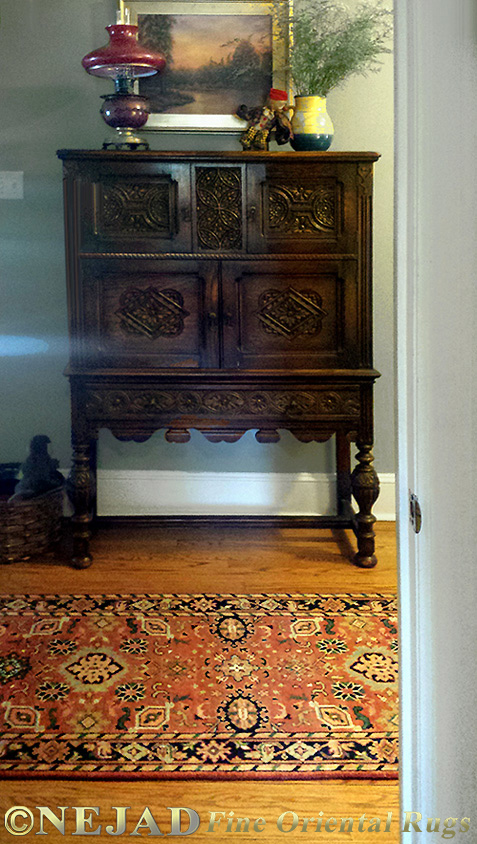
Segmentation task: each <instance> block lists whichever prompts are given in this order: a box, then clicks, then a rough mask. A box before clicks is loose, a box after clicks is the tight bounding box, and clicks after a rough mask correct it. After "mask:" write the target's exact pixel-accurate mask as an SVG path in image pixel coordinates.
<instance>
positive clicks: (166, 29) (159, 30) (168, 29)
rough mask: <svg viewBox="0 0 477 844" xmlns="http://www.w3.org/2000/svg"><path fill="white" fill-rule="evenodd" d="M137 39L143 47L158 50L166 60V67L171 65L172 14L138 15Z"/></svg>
mask: <svg viewBox="0 0 477 844" xmlns="http://www.w3.org/2000/svg"><path fill="white" fill-rule="evenodd" d="M138 25H139V41H140V42H141V44H143V45H144V46H145V47H150V48H151V49H152V50H159V52H160V53H162V55H163V56H164V58H165V60H166V67H168V68H171V66H172V27H173V26H174V16H173V15H139V17H138Z"/></svg>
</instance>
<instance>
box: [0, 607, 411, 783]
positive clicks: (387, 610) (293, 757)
mask: <svg viewBox="0 0 477 844" xmlns="http://www.w3.org/2000/svg"><path fill="white" fill-rule="evenodd" d="M0 619H1V620H0V700H1V705H0V775H1V776H3V777H9V776H10V777H13V776H21V777H25V776H26V777H52V776H56V777H92V776H93V777H101V778H108V777H109V778H120V777H123V778H127V779H133V778H135V777H143V778H157V777H167V778H177V777H188V778H196V777H207V778H210V779H212V778H236V779H238V780H239V779H244V778H256V779H279V778H307V779H315V778H317V779H319V778H322V777H360V776H361V777H363V776H365V777H370V778H378V777H388V778H394V777H396V776H397V764H398V758H397V738H398V704H397V638H396V637H397V627H396V599H395V597H394V596H392V595H363V594H360V595H320V596H316V595H292V594H290V595H285V594H280V595H135V596H121V595H82V596H81V595H69V596H64V597H62V596H58V595H29V596H18V595H17V596H3V597H0Z"/></svg>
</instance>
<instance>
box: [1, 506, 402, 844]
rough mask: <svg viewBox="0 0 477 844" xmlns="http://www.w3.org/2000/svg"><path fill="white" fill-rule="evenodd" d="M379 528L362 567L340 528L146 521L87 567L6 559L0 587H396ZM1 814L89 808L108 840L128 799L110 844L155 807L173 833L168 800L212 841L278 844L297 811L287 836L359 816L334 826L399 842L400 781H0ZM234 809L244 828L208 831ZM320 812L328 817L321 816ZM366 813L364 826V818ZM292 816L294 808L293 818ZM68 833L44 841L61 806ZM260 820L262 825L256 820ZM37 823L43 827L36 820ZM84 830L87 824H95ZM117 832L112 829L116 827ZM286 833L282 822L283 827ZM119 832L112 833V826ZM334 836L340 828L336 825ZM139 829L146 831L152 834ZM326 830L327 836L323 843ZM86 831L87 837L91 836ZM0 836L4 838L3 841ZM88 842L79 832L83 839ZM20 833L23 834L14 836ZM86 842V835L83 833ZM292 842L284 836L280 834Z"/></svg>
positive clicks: (306, 835) (388, 539)
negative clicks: (374, 825) (371, 565)
mask: <svg viewBox="0 0 477 844" xmlns="http://www.w3.org/2000/svg"><path fill="white" fill-rule="evenodd" d="M376 533H377V543H376V544H377V554H378V559H379V562H378V565H377V567H376V568H375V569H371V570H364V569H358V568H356V567H355V566H353V565H352V564H351V562H350V560H349V558H350V553H351V549H352V546H354V538H350V536H352V535H350V534H348V532H346V533H345V532H344V531H335V532H332V531H328V530H320V531H314V530H307V529H301V530H299V529H286V530H280V529H251V528H234V529H231V528H222V527H221V528H214V529H210V528H205V527H204V528H198V527H186V528H180V529H179V528H164V527H161V528H156V527H150V526H148V527H144V526H135V527H133V528H132V527H127V526H108V527H105V528H103V529H102V530H101V531H100V532H99V533H98V535H97V536H96V537H95V539H94V541H93V544H92V549H93V554H94V563H93V566H92V567H91V568H90V569H87V570H84V571H75V570H73V569H71V568H69V567H67V566H66V565H64V564H63V563H62V562H61V561H60V560H58V559H55V557H54V556H53V555H49V556H47V557H45V558H43V559H42V560H30V561H27V562H23V563H15V564H13V565H11V566H4V567H2V569H1V570H0V591H1V592H2V593H14V594H17V593H19V594H22V593H36V592H54V593H59V594H67V593H76V594H81V593H93V594H94V593H101V592H115V593H116V592H118V593H120V592H124V593H130V592H133V593H134V592H135V593H141V592H149V593H152V592H189V593H190V592H232V593H237V592H245V593H251V592H311V593H313V592H317V591H320V592H327V591H328V592H394V591H395V590H396V588H397V585H396V584H397V575H396V549H395V530H394V525H393V524H391V523H379V524H378V525H377V528H376ZM0 787H1V794H0V818H1V817H3V814H4V812H5V811H6V810H7V809H8V808H9V807H11V806H26V807H30V808H33V809H34V807H35V806H49V807H51V808H52V809H54V808H55V807H57V806H68V807H73V806H93V807H98V808H99V811H100V815H99V817H98V818H97V820H96V821H94V822H93V826H92V827H91V829H95V828H96V827H97V826H98V824H99V823H101V824H102V832H101V834H100V835H99V836H97V837H96V839H95V840H98V839H99V840H103V838H104V839H106V840H110V836H109V835H108V834H107V833H106V832H105V828H106V825H107V824H113V825H114V824H115V812H114V811H113V810H112V808H111V807H113V806H130V807H131V808H130V810H129V811H128V816H129V817H130V822H129V821H128V827H127V831H126V833H125V834H124V835H117V836H116V837H115V840H118V841H126V840H130V838H129V834H130V832H131V831H132V830H133V829H134V826H135V825H136V823H137V822H138V820H139V818H140V816H141V814H142V811H143V809H144V808H145V807H146V806H148V807H149V808H150V810H151V812H152V814H153V816H154V818H155V819H156V820H157V822H158V823H159V826H160V827H161V829H162V831H163V832H164V833H167V832H169V830H170V812H169V811H168V810H167V807H170V806H183V807H188V808H191V809H195V811H197V812H198V813H199V815H200V818H201V824H200V827H199V829H198V830H197V832H195V833H194V834H193V836H191V839H190V840H199V839H204V838H212V840H215V841H217V842H219V844H220V842H223V841H226V842H236V841H260V842H262V844H272V842H276V841H277V840H278V841H280V839H281V838H282V836H283V835H284V834H285V833H284V832H280V831H279V830H278V829H277V824H276V821H277V819H278V818H279V817H280V815H281V814H282V813H283V812H285V811H292V812H295V813H296V814H297V815H298V817H299V824H298V826H297V828H296V829H295V830H294V831H293V832H292V833H291V834H290V839H293V837H294V835H296V834H299V836H300V841H301V840H302V839H303V840H304V841H307V840H315V839H316V837H317V833H316V831H315V829H316V823H311V822H310V824H309V827H308V829H307V830H306V831H305V832H301V829H302V820H303V818H304V817H314V818H318V817H322V818H323V825H324V823H325V820H327V819H328V818H336V819H341V818H348V817H350V818H353V819H354V827H353V832H339V825H340V824H339V822H338V825H337V829H336V831H334V832H333V837H332V841H333V842H335V844H344V842H347V841H350V840H353V841H354V840H356V841H357V842H361V844H370V842H378V841H380V840H381V839H382V838H384V841H385V842H388V844H396V843H397V842H398V841H399V798H398V784H397V782H396V781H392V780H391V781H376V780H375V781H373V780H361V781H347V780H341V781H339V780H338V781H334V780H321V781H314V782H304V781H298V782H297V781H290V782H246V781H242V782H239V783H234V782H230V781H225V782H217V781H216V782H201V781H195V782H194V781H187V782H180V781H175V782H174V781H169V782H167V781H156V782H147V781H144V782H134V783H125V782H121V783H112V782H96V781H91V780H90V781H88V780H81V781H75V782H71V781H66V780H57V781H47V780H45V781H40V780H3V781H0ZM213 811H217V812H220V811H222V812H225V814H226V816H228V813H229V812H231V811H233V812H234V813H235V817H248V818H250V819H251V824H250V831H249V832H245V831H242V832H238V833H237V832H235V833H234V832H232V833H227V832H223V823H222V825H221V827H219V828H217V827H216V828H215V829H214V831H213V832H208V831H207V830H208V824H209V817H210V816H209V812H213ZM320 812H322V813H323V814H322V815H320ZM388 812H392V814H393V819H392V824H391V831H390V832H386V833H385V832H384V830H385V824H386V818H387V814H388ZM363 813H365V815H366V819H365V820H364V821H363V822H362V824H361V826H362V829H363V831H359V826H358V823H359V818H360V817H361V816H362V815H363ZM291 817H292V816H291V815H288V818H287V819H290V818H291ZM66 818H67V827H66V836H63V835H62V834H61V833H60V832H58V831H56V830H55V829H54V827H53V826H52V825H51V824H50V823H49V822H45V831H48V835H49V839H48V840H49V841H51V842H52V844H53V842H54V844H59V842H63V841H65V837H66V838H67V837H68V836H69V834H70V833H71V832H72V831H73V830H74V812H73V810H72V809H69V810H67V811H66ZM256 818H264V819H265V821H266V824H265V828H264V829H263V831H261V832H259V831H253V821H254V820H255V819H256ZM372 818H380V819H381V829H380V833H379V834H378V835H376V831H373V830H372V831H367V830H368V827H369V823H370V821H371V819H372ZM259 826H263V825H260V824H259ZM36 828H37V827H36ZM88 829H89V828H88V827H86V831H88ZM113 829H114V826H113ZM284 829H285V830H286V829H287V827H284ZM111 831H112V830H111ZM329 831H333V825H332V823H331V824H330V829H329ZM144 832H145V833H146V834H147V832H148V830H147V829H145V830H144ZM322 832H323V833H324V834H323V835H322V836H321V838H320V840H323V841H328V840H329V835H328V834H327V833H326V832H325V830H324V829H323V830H322ZM90 834H91V832H90ZM2 836H3V837H2ZM78 837H79V840H85V837H84V836H78ZM10 840H12V837H11V835H9V834H7V833H6V832H5V831H4V830H3V823H2V821H1V820H0V842H1V844H8V841H10ZM17 840H18V839H17ZM21 840H22V841H27V842H28V841H31V842H33V841H36V840H37V838H36V836H34V831H32V832H31V833H29V834H28V835H25V836H21ZM88 840H89V839H88ZM285 840H288V839H287V838H285Z"/></svg>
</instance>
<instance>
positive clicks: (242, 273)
mask: <svg viewBox="0 0 477 844" xmlns="http://www.w3.org/2000/svg"><path fill="white" fill-rule="evenodd" d="M223 302H224V365H225V366H226V367H234V368H235V367H239V368H245V369H246V368H249V369H277V368H278V369H315V368H335V367H338V366H352V365H357V363H358V360H359V352H358V319H357V283H356V262H355V261H354V260H348V261H326V260H320V261H318V260H317V261H314V260H311V261H310V260H308V261H300V262H298V261H280V262H278V261H267V262H259V261H257V262H253V261H249V262H246V261H241V262H233V263H231V264H228V265H227V266H226V267H224V269H223Z"/></svg>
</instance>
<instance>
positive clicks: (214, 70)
mask: <svg viewBox="0 0 477 844" xmlns="http://www.w3.org/2000/svg"><path fill="white" fill-rule="evenodd" d="M119 9H120V12H121V16H122V19H123V20H124V19H125V16H126V13H127V12H129V18H130V22H131V23H132V24H138V25H139V27H140V29H139V40H140V41H142V43H144V44H146V45H148V46H150V47H151V48H155V49H158V50H160V51H161V52H163V53H165V54H166V62H167V64H166V69H165V71H164V72H163V73H162V74H158V75H157V77H148V78H144V79H140V80H139V85H138V90H139V93H144V94H145V95H146V96H148V97H149V100H150V104H151V114H150V116H149V119H148V122H147V124H146V126H145V127H144V128H145V129H146V130H149V131H150V130H153V131H154V130H163V131H164V130H169V131H180V132H227V133H234V132H241V131H243V129H244V126H245V125H246V124H245V121H243V120H240V119H239V118H238V117H236V116H235V115H234V109H236V108H238V106H239V105H241V104H242V103H245V105H247V106H249V107H250V106H256V105H261V104H262V102H264V101H265V99H266V95H267V88H270V87H274V88H280V89H283V90H286V91H289V85H288V79H287V72H286V63H287V45H286V44H285V43H284V42H283V39H280V38H278V36H277V32H276V26H275V22H274V15H273V13H272V9H273V7H272V4H271V3H267V2H262V0H221V2H219V3H211V2H208V0H119ZM156 16H160V19H158V20H155V17H156ZM174 32H176V35H175V36H174ZM224 38H225V40H224ZM174 51H176V55H174ZM202 56H203V62H202ZM241 62H242V64H241ZM229 83H231V84H229Z"/></svg>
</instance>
